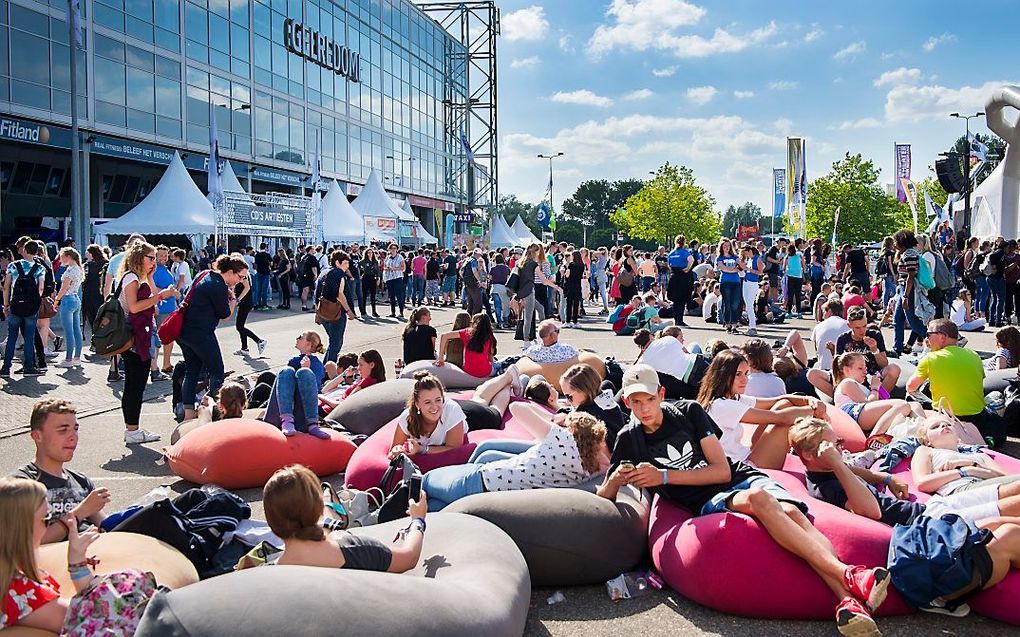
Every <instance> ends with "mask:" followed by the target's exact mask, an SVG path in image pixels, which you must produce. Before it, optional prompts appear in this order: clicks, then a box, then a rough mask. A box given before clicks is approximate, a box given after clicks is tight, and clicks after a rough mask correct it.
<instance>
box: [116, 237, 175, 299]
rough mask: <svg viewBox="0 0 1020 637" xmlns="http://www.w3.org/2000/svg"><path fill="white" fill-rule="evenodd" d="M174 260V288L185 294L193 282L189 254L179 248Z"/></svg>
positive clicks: (172, 272) (171, 271)
mask: <svg viewBox="0 0 1020 637" xmlns="http://www.w3.org/2000/svg"><path fill="white" fill-rule="evenodd" d="M143 241H144V239H143ZM173 259H174V264H173V266H172V267H171V268H170V273H171V274H173V275H174V287H175V288H177V289H178V290H180V291H181V293H182V294H183V293H184V292H187V291H188V288H190V287H191V282H192V280H193V277H192V276H191V264H190V263H188V253H187V252H185V251H184V249H183V248H177V249H176V250H174V252H173ZM111 263H112V261H111Z"/></svg>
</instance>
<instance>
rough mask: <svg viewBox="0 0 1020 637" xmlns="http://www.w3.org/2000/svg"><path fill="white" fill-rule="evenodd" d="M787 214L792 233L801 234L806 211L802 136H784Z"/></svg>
mask: <svg viewBox="0 0 1020 637" xmlns="http://www.w3.org/2000/svg"><path fill="white" fill-rule="evenodd" d="M786 174H787V188H786V192H787V193H788V194H787V196H788V197H789V201H788V203H787V206H788V215H789V219H790V223H791V226H792V231H793V234H794V235H797V236H803V234H804V232H805V230H806V229H805V226H806V221H807V219H806V212H807V210H806V209H807V158H806V149H805V140H804V138H802V137H787V138H786Z"/></svg>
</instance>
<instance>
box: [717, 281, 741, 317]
mask: <svg viewBox="0 0 1020 637" xmlns="http://www.w3.org/2000/svg"><path fill="white" fill-rule="evenodd" d="M740 288H741V285H740V281H723V282H722V283H721V284H720V289H721V290H722V302H721V303H720V304H719V322H720V323H722V324H724V325H735V324H737V323H739V322H740V300H741V298H740V297H741V291H740Z"/></svg>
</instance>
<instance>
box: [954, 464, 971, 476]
mask: <svg viewBox="0 0 1020 637" xmlns="http://www.w3.org/2000/svg"><path fill="white" fill-rule="evenodd" d="M957 471H959V472H960V477H961V478H969V477H970V476H969V475H967V470H966V469H964V468H963V467H960V468H959V469H957Z"/></svg>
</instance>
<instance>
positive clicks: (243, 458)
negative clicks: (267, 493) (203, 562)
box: [163, 418, 355, 489]
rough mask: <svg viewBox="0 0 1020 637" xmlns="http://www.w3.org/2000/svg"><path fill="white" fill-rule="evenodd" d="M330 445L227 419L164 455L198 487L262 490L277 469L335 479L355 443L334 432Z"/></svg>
mask: <svg viewBox="0 0 1020 637" xmlns="http://www.w3.org/2000/svg"><path fill="white" fill-rule="evenodd" d="M326 431H329V435H330V439H329V440H319V439H318V438H315V437H313V436H309V435H308V434H302V433H299V434H297V435H296V436H293V437H291V438H288V437H286V436H284V435H283V432H282V431H280V430H279V429H277V428H276V427H274V426H273V425H270V424H268V423H265V422H261V421H259V420H252V419H249V418H228V419H226V420H221V421H218V422H215V423H211V424H210V425H207V426H205V427H199V428H198V429H196V430H194V431H192V432H191V433H189V434H188V435H187V436H185V437H183V438H181V439H180V440H179V441H177V443H176V444H174V445H172V446H170V447H167V448H166V449H164V450H163V455H164V456H166V459H167V461H168V462H169V464H170V470H171V471H173V472H174V474H176V475H178V476H180V477H181V478H183V479H185V480H189V481H191V482H195V483H198V484H217V485H219V486H221V487H223V488H225V489H245V488H250V487H261V486H263V485H264V484H265V483H266V481H267V480H269V477H270V476H272V475H273V473H274V472H275V471H276V470H277V469H282V468H283V467H286V466H288V465H292V464H303V465H305V466H306V467H308V468H309V469H311V470H312V471H314V472H315V473H316V474H317V475H320V476H327V475H331V474H334V473H339V472H340V471H343V470H344V468H346V467H347V462H348V461H349V460H350V459H351V455H352V454H353V453H354V449H355V447H354V443H352V442H351V441H350V440H348V439H347V438H344V437H343V436H341V435H340V434H339V433H337V432H335V431H330V430H328V429H327V430H326Z"/></svg>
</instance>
